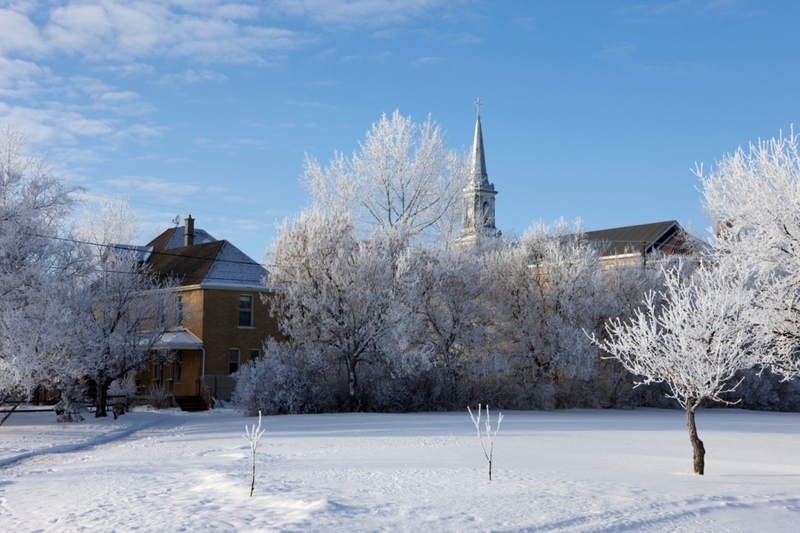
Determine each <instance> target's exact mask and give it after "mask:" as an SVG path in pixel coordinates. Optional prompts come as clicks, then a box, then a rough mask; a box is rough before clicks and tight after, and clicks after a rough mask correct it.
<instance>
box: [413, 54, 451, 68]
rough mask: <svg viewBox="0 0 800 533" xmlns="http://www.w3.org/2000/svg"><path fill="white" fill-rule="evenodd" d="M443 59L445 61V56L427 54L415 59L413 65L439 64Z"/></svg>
mask: <svg viewBox="0 0 800 533" xmlns="http://www.w3.org/2000/svg"><path fill="white" fill-rule="evenodd" d="M442 61H444V58H441V57H430V56H427V57H420V58H417V59H415V60H414V61H412V62H411V65H412V66H414V67H430V66H433V65H438V64H440V63H441V62H442Z"/></svg>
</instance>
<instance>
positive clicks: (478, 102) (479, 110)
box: [475, 98, 483, 116]
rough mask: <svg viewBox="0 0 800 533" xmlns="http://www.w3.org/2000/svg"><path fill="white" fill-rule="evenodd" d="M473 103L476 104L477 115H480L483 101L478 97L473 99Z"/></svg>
mask: <svg viewBox="0 0 800 533" xmlns="http://www.w3.org/2000/svg"><path fill="white" fill-rule="evenodd" d="M475 105H476V106H478V116H481V106H482V105H483V102H481V99H480V98H478V99H477V100H475Z"/></svg>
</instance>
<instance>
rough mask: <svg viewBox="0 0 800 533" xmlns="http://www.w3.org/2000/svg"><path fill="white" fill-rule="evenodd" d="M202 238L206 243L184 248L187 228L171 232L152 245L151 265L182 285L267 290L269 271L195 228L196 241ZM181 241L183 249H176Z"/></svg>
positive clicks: (166, 232) (162, 235) (222, 241)
mask: <svg viewBox="0 0 800 533" xmlns="http://www.w3.org/2000/svg"><path fill="white" fill-rule="evenodd" d="M178 230H180V231H178ZM200 235H202V236H203V237H202V238H201V240H203V241H205V242H201V243H197V244H193V245H191V246H182V244H183V228H182V227H180V228H170V229H168V230H167V231H165V232H164V233H162V234H161V235H159V236H158V237H156V238H155V239H153V240H152V241H150V243H148V246H151V247H152V248H153V251H152V253H151V254H150V257H149V258H148V260H147V263H148V264H149V265H150V266H151V268H152V269H153V271H154V272H156V273H157V274H159V275H161V276H174V277H176V278H177V279H178V280H179V283H180V285H181V286H188V285H206V286H209V285H213V286H217V287H245V286H246V287H263V280H264V279H265V278H266V277H267V276H268V275H269V272H268V271H267V269H266V268H264V267H263V266H262V265H260V264H259V263H257V262H256V261H254V260H253V259H251V258H250V257H249V256H247V254H245V253H244V252H242V251H241V250H239V249H238V248H236V246H234V245H233V244H231V243H230V242H228V241H226V240H221V241H218V240H214V238H213V237H211V235H209V234H208V233H206V232H205V231H203V230H198V229H195V239H197V238H198V236H200ZM178 236H179V237H180V239H178ZM208 239H211V240H208ZM178 242H179V243H181V246H174V244H175V243H178ZM195 242H196V241H195Z"/></svg>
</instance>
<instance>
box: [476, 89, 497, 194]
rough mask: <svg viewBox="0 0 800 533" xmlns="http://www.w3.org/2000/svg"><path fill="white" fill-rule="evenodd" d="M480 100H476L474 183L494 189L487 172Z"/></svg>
mask: <svg viewBox="0 0 800 533" xmlns="http://www.w3.org/2000/svg"><path fill="white" fill-rule="evenodd" d="M480 102H481V101H480V100H478V101H477V102H476V105H478V106H479V107H478V116H477V117H476V118H475V140H474V141H473V143H472V183H473V184H474V185H475V186H477V187H480V188H484V187H490V190H494V186H493V185H492V184H490V183H489V175H488V174H487V173H486V158H485V157H484V155H483V132H482V131H481V113H480V105H481V103H480Z"/></svg>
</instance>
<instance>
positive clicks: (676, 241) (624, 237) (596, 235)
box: [584, 220, 684, 257]
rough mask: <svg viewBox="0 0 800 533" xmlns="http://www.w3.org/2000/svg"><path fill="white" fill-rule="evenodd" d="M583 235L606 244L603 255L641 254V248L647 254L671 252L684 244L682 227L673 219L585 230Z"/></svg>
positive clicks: (679, 248) (678, 249)
mask: <svg viewBox="0 0 800 533" xmlns="http://www.w3.org/2000/svg"><path fill="white" fill-rule="evenodd" d="M584 236H585V237H586V238H587V239H589V240H590V241H595V242H602V243H604V244H607V247H606V249H605V250H604V251H603V254H602V255H603V257H608V256H614V255H630V254H641V253H642V249H643V248H644V252H645V253H648V254H649V253H651V252H655V251H658V252H663V253H673V252H678V251H680V250H682V249H683V248H682V247H683V245H684V238H683V228H681V225H680V224H678V222H677V221H675V220H666V221H664V222H652V223H650V224H637V225H635V226H623V227H620V228H611V229H602V230H597V231H587V232H586V233H584Z"/></svg>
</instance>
